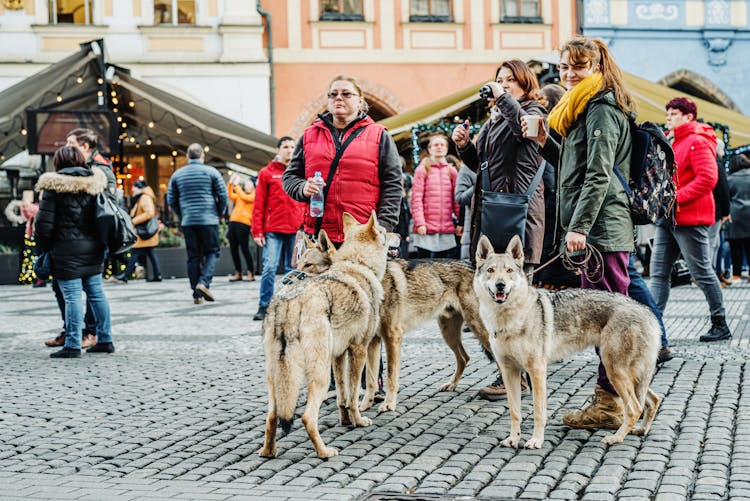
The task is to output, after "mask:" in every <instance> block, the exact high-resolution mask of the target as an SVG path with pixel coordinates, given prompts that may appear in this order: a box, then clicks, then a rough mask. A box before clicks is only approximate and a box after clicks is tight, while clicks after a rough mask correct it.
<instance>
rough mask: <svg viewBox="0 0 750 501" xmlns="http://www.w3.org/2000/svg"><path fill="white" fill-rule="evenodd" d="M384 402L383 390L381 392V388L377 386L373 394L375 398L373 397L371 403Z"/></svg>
mask: <svg viewBox="0 0 750 501" xmlns="http://www.w3.org/2000/svg"><path fill="white" fill-rule="evenodd" d="M384 400H385V390H383V387H382V386H380V385H378V391H376V392H375V396H374V397H373V401H375V402H382V401H384Z"/></svg>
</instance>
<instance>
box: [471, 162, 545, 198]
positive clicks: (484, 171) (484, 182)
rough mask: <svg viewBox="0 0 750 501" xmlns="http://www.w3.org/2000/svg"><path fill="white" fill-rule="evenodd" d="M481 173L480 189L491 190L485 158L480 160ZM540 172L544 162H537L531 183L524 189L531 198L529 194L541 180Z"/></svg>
mask: <svg viewBox="0 0 750 501" xmlns="http://www.w3.org/2000/svg"><path fill="white" fill-rule="evenodd" d="M481 174H482V190H483V191H484V192H485V193H489V192H491V191H492V189H491V188H490V174H489V172H488V169H487V161H486V160H485V161H484V162H482V166H481ZM542 174H544V162H539V167H538V168H537V170H536V174H535V175H534V179H532V180H531V184H530V185H529V189H528V190H526V196H527V197H529V198H531V196H532V195H533V194H534V192H535V191H536V188H537V186H539V182H540V181H541V180H542Z"/></svg>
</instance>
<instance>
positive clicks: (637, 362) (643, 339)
mask: <svg viewBox="0 0 750 501" xmlns="http://www.w3.org/2000/svg"><path fill="white" fill-rule="evenodd" d="M476 260H477V270H476V274H475V276H474V290H475V291H476V293H477V296H478V297H479V311H480V314H481V317H482V320H483V321H484V324H485V326H486V327H487V330H488V331H489V332H491V333H492V336H491V338H490V344H491V345H492V352H493V353H494V355H495V360H497V362H498V364H499V366H500V370H501V372H502V375H503V380H504V381H505V387H506V389H507V390H508V405H509V407H510V436H509V437H508V438H506V439H505V440H503V441H502V445H503V446H505V447H518V442H519V439H520V437H521V387H520V384H521V381H520V372H521V370H522V369H523V370H526V371H527V373H528V374H529V375H530V376H531V382H532V393H533V397H534V431H533V434H532V436H531V439H530V440H528V441H527V442H526V444H525V447H526V448H529V449H538V448H540V447H541V446H542V443H543V442H544V427H545V425H546V422H547V364H548V363H549V362H554V361H557V360H560V359H562V358H564V357H566V356H568V355H570V354H572V353H575V352H577V351H581V350H583V349H585V348H588V347H591V346H596V347H598V348H599V350H600V352H601V359H602V362H603V363H604V367H605V369H606V371H607V376H608V377H609V380H610V382H611V383H612V385H613V386H614V388H615V390H617V393H618V394H619V396H620V398H621V399H622V404H623V406H622V407H623V420H622V425H621V426H620V427H619V428H618V430H617V431H616V432H615V433H614V434H613V435H607V436H605V437H604V438H603V439H602V442H603V443H605V444H608V445H609V444H614V443H618V442H622V440H623V439H624V438H625V435H627V434H628V433H629V432H631V430H632V433H633V434H635V435H645V434H646V433H648V430H649V429H650V428H651V423H652V422H653V420H654V416H655V415H656V409H657V408H658V407H659V400H660V399H659V397H658V396H657V395H656V394H655V393H654V392H653V391H651V389H650V388H649V384H650V382H651V378H652V376H653V372H654V369H655V367H656V357H657V353H658V351H659V346H660V336H661V334H660V329H659V324H658V323H657V320H656V318H655V317H654V315H653V313H652V312H651V310H649V309H648V308H646V307H644V306H642V305H641V304H639V303H637V302H635V301H633V300H632V299H630V298H628V297H626V296H623V295H621V294H614V293H610V292H604V291H595V290H581V289H568V290H563V291H559V292H548V291H546V290H544V289H534V288H532V287H531V286H530V285H529V282H528V279H527V278H526V275H525V274H524V272H523V263H524V256H523V245H522V244H521V240H520V238H518V237H517V236H516V237H513V239H512V240H511V241H510V243H509V244H508V248H507V249H506V251H505V253H504V254H495V251H494V249H493V248H492V244H491V243H490V241H489V240H488V239H487V238H486V237H484V236H483V237H482V238H480V240H479V245H478V247H477V253H476ZM644 409H645V412H644ZM641 414H643V415H644V421H643V425H642V426H641V427H640V428H636V429H633V427H634V426H635V424H636V423H637V422H638V419H639V418H640V417H641Z"/></svg>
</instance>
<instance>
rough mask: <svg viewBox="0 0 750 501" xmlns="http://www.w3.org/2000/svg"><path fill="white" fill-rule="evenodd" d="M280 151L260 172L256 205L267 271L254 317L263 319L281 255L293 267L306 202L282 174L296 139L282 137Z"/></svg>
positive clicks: (257, 237)
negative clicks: (294, 193)
mask: <svg viewBox="0 0 750 501" xmlns="http://www.w3.org/2000/svg"><path fill="white" fill-rule="evenodd" d="M278 147H279V153H278V154H277V155H276V158H274V159H273V161H272V162H270V163H269V164H268V165H266V166H265V167H264V168H262V169H261V170H260V172H259V173H258V184H257V186H256V187H255V206H254V207H253V219H252V224H251V227H252V231H253V239H254V240H255V243H257V244H258V246H259V247H261V248H262V249H263V274H262V275H261V279H260V302H259V304H258V312H257V313H256V314H255V316H254V317H253V320H263V318H264V317H265V316H266V309H267V308H268V303H270V302H271V297H272V296H273V289H274V282H275V280H276V270H277V268H278V267H279V259H282V258H283V259H284V271H285V272H289V271H291V270H292V252H293V251H294V237H295V235H296V234H297V230H298V229H299V228H300V226H301V225H302V213H303V210H304V206H303V205H302V204H301V203H299V202H296V201H294V200H292V199H291V198H290V197H289V195H287V194H286V192H285V191H284V188H283V186H282V185H281V176H282V175H283V174H284V170H285V169H286V166H287V165H289V161H290V160H291V159H292V154H293V153H294V139H292V138H291V137H289V136H284V137H282V138H281V139H279V143H278Z"/></svg>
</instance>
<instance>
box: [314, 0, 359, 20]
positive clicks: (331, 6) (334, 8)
mask: <svg viewBox="0 0 750 501" xmlns="http://www.w3.org/2000/svg"><path fill="white" fill-rule="evenodd" d="M320 20H321V21H363V20H364V16H363V15H362V0H323V1H322V2H321V7H320Z"/></svg>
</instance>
